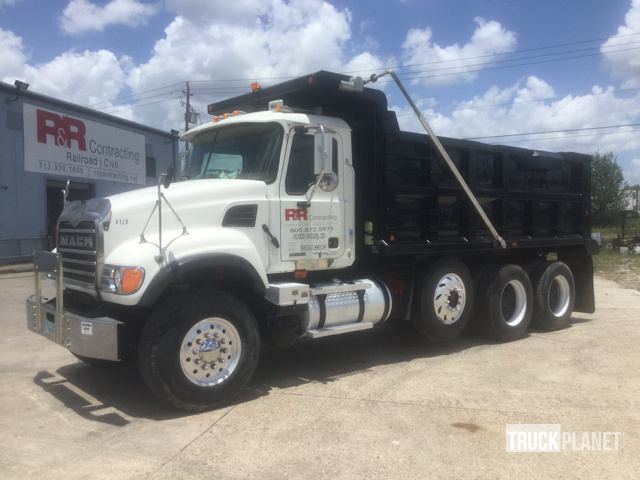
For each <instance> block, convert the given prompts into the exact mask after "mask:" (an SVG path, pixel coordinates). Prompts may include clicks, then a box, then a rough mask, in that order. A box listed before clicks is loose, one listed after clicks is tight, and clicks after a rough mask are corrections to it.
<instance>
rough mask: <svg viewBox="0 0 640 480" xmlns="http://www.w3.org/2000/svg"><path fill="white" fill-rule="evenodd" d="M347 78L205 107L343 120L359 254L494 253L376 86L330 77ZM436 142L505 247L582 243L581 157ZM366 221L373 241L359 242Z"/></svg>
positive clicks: (467, 206) (301, 83)
mask: <svg viewBox="0 0 640 480" xmlns="http://www.w3.org/2000/svg"><path fill="white" fill-rule="evenodd" d="M347 79H348V77H346V76H343V75H339V74H335V73H330V72H323V71H321V72H317V73H314V74H311V75H308V76H305V77H300V78H297V79H294V80H290V81H288V82H283V83H280V84H277V85H274V86H272V87H268V88H264V89H261V90H258V91H256V92H253V93H249V94H246V95H242V96H239V97H235V98H231V99H228V100H225V101H222V102H219V103H216V104H212V105H209V113H210V114H221V113H223V112H229V111H232V110H244V111H257V110H264V109H266V108H267V105H268V102H269V101H271V100H276V99H282V100H284V102H285V104H287V105H288V106H290V107H293V108H300V109H306V110H313V111H315V112H317V113H321V114H323V115H328V116H334V117H339V118H342V119H344V120H345V121H347V123H349V125H350V126H351V128H352V145H353V162H354V167H355V169H356V238H357V240H358V243H360V247H361V249H360V252H363V251H366V252H370V253H373V254H400V255H422V254H424V255H429V254H432V253H436V252H440V253H441V252H443V251H477V250H484V249H487V250H489V249H495V244H494V242H493V241H492V240H493V239H492V237H491V236H490V234H489V232H488V230H487V229H486V227H485V226H484V224H483V223H482V222H481V220H480V218H479V216H478V214H477V212H475V211H474V210H473V207H472V206H471V203H470V202H469V200H468V199H467V198H466V197H465V195H464V193H463V191H462V189H461V187H460V186H459V185H458V184H457V183H456V181H455V178H454V177H453V175H452V174H451V172H450V171H449V170H448V168H447V166H446V164H445V163H444V161H443V160H442V159H441V158H440V157H439V156H438V154H437V151H436V150H435V148H434V146H433V143H432V142H431V141H430V139H429V138H428V137H427V135H425V134H417V133H409V132H403V131H401V130H400V129H399V127H398V122H397V118H396V116H395V113H394V112H392V111H389V110H388V109H387V100H386V96H385V94H384V93H383V92H382V91H381V90H378V89H374V88H365V89H364V91H362V92H353V91H347V90H343V89H342V88H341V83H340V82H341V80H347ZM439 138H440V140H441V142H442V143H443V145H444V147H445V149H446V150H447V152H448V153H449V155H450V156H451V158H452V159H453V161H454V163H455V164H456V166H457V167H458V169H459V170H460V172H461V173H462V175H463V177H464V178H465V180H466V182H467V183H468V184H469V186H470V188H471V190H472V191H473V192H474V194H475V195H476V197H477V198H478V200H479V202H480V204H481V205H482V207H483V209H484V210H485V212H486V213H487V215H488V216H489V218H490V219H491V221H492V223H493V224H494V226H495V227H496V228H497V230H498V232H499V233H500V235H501V236H502V237H503V238H504V239H505V240H506V241H507V244H508V246H509V248H535V249H538V250H540V249H543V250H544V249H549V250H553V249H557V248H558V247H561V246H572V245H580V244H583V245H584V244H585V242H587V241H589V239H590V236H591V232H590V229H591V226H590V160H591V159H590V157H589V156H587V155H582V154H577V153H564V152H563V153H550V152H544V151H539V150H529V149H525V148H515V147H507V146H496V145H487V144H483V143H480V142H473V141H468V140H457V139H451V138H442V137H439ZM368 222H371V223H372V224H373V238H374V239H375V242H374V244H373V245H367V244H365V234H364V233H365V232H364V225H365V223H368Z"/></svg>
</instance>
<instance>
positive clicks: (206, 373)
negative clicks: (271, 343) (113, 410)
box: [138, 290, 260, 412]
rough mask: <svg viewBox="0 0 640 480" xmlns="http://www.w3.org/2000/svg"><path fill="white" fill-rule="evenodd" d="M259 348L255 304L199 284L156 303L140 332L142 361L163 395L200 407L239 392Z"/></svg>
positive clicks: (176, 404) (192, 407) (175, 403)
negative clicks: (189, 290)
mask: <svg viewBox="0 0 640 480" xmlns="http://www.w3.org/2000/svg"><path fill="white" fill-rule="evenodd" d="M259 351H260V337H259V332H258V325H257V322H256V319H255V317H254V315H253V313H252V312H251V310H250V309H249V308H248V307H247V306H246V305H245V304H244V303H242V301H240V300H239V299H238V298H236V297H234V296H232V295H229V294H227V293H224V292H219V291H214V290H200V291H195V292H181V294H176V295H173V296H170V297H167V298H166V299H165V300H164V301H163V302H161V303H160V304H159V305H158V306H157V307H156V309H155V311H154V312H153V313H152V314H151V316H150V317H149V319H148V320H147V323H146V324H145V326H144V328H143V330H142V334H141V336H140V340H139V344H138V363H139V367H140V372H141V375H142V378H143V379H144V381H145V383H146V384H147V386H148V387H149V388H150V389H151V390H152V391H153V392H154V393H155V394H156V395H157V396H158V397H159V398H160V399H161V400H162V401H164V402H165V403H167V404H169V405H171V406H173V407H176V408H179V409H181V410H187V411H192V412H197V411H203V410H207V409H211V408H214V407H217V406H219V405H221V404H223V403H226V402H228V401H229V400H231V399H232V398H233V397H235V396H236V395H237V394H238V392H239V391H240V390H241V389H242V388H243V387H244V386H245V385H246V384H247V382H248V381H249V380H250V379H251V376H252V375H253V372H254V370H255V368H256V365H257V363H258V355H259Z"/></svg>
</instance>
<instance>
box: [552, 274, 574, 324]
mask: <svg viewBox="0 0 640 480" xmlns="http://www.w3.org/2000/svg"><path fill="white" fill-rule="evenodd" d="M570 300H571V288H570V287H569V280H567V278H566V277H565V276H564V275H558V276H556V277H553V282H552V283H551V287H550V288H549V295H548V298H547V301H548V305H549V310H551V313H552V314H553V316H554V317H558V318H559V317H562V316H563V315H564V314H565V313H567V310H568V309H569V303H570Z"/></svg>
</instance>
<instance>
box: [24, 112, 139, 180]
mask: <svg viewBox="0 0 640 480" xmlns="http://www.w3.org/2000/svg"><path fill="white" fill-rule="evenodd" d="M23 117H24V169H25V170H26V171H28V172H38V173H48V174H52V175H61V176H64V177H80V178H88V179H94V180H109V181H113V182H123V183H136V184H140V185H144V184H145V183H146V158H145V140H144V135H140V134H139V133H133V132H130V131H128V130H123V129H120V128H115V127H111V126H108V125H103V124H101V123H97V122H92V121H90V120H81V119H79V118H75V117H71V116H69V115H66V114H63V113H59V112H56V111H52V110H49V109H44V108H40V107H35V106H33V105H28V104H26V103H25V104H24V106H23Z"/></svg>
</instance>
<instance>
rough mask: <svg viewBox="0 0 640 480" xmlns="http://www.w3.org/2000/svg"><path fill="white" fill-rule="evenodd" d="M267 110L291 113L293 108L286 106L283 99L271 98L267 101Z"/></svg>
mask: <svg viewBox="0 0 640 480" xmlns="http://www.w3.org/2000/svg"><path fill="white" fill-rule="evenodd" d="M269 111H270V112H276V113H278V112H282V113H292V112H293V109H291V108H289V107H287V106H286V105H285V104H284V100H271V101H270V102H269Z"/></svg>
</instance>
